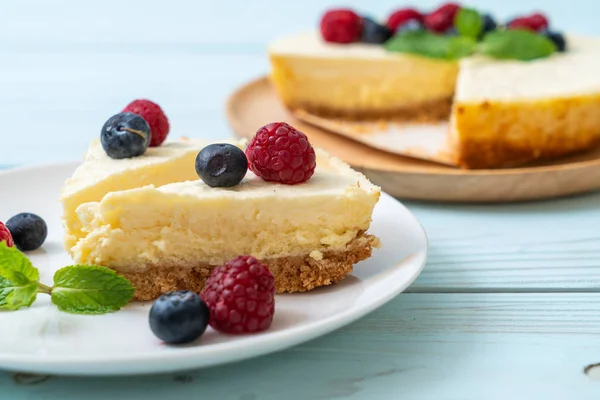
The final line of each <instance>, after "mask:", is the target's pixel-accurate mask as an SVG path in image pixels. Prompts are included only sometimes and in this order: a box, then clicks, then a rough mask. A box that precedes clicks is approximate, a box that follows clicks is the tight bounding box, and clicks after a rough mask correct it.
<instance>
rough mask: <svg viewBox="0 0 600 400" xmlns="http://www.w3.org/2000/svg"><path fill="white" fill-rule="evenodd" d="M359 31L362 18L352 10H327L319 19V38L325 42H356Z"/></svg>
mask: <svg viewBox="0 0 600 400" xmlns="http://www.w3.org/2000/svg"><path fill="white" fill-rule="evenodd" d="M361 31H362V18H361V17H360V16H359V15H358V14H356V13H355V12H354V11H352V10H348V9H335V10H329V11H327V12H326V13H325V14H323V17H322V18H321V36H322V37H323V39H324V40H325V41H326V42H332V43H352V42H356V41H358V39H359V38H360V34H361Z"/></svg>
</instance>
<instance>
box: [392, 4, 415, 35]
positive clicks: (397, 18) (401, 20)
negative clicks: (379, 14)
mask: <svg viewBox="0 0 600 400" xmlns="http://www.w3.org/2000/svg"><path fill="white" fill-rule="evenodd" d="M408 21H417V22H423V15H422V14H421V13H420V12H418V11H417V10H415V9H414V8H404V9H402V10H397V11H394V12H393V13H392V14H391V15H390V16H389V18H388V20H387V24H386V25H387V27H388V28H390V30H391V31H392V32H396V30H397V29H398V27H399V26H401V25H404V24H405V23H407V22H408Z"/></svg>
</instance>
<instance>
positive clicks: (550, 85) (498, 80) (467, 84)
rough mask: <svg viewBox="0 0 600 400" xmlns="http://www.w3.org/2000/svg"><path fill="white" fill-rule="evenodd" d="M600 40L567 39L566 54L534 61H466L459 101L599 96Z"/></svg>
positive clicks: (457, 91) (572, 37)
mask: <svg viewBox="0 0 600 400" xmlns="http://www.w3.org/2000/svg"><path fill="white" fill-rule="evenodd" d="M599 71H600V39H597V38H588V37H580V36H569V37H567V51H566V52H564V53H555V54H554V55H552V56H550V57H548V58H542V59H538V60H532V61H514V60H498V59H493V58H488V57H483V56H477V57H471V58H469V59H464V60H462V61H461V64H460V72H459V75H458V82H457V88H456V95H455V98H456V100H457V101H465V102H468V101H484V100H494V101H503V100H507V101H509V100H515V99H518V100H527V99H531V100H538V99H547V98H557V97H566V96H569V97H570V96H578V95H586V94H598V93H600V72H599Z"/></svg>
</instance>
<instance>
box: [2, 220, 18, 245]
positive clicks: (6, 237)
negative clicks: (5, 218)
mask: <svg viewBox="0 0 600 400" xmlns="http://www.w3.org/2000/svg"><path fill="white" fill-rule="evenodd" d="M0 242H6V245H7V246H8V247H13V246H14V245H15V242H14V240H13V237H12V235H11V233H10V231H9V230H8V228H7V227H6V225H4V224H3V223H2V222H0Z"/></svg>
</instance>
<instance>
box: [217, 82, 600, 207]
mask: <svg viewBox="0 0 600 400" xmlns="http://www.w3.org/2000/svg"><path fill="white" fill-rule="evenodd" d="M226 111H227V117H228V120H229V123H230V125H231V127H232V128H233V130H234V131H235V133H236V134H237V135H239V136H241V137H246V138H251V137H252V136H253V135H254V134H255V133H256V130H257V129H258V128H260V127H261V126H263V125H265V124H267V123H269V122H274V121H286V122H288V123H289V124H291V125H293V126H295V127H297V128H298V129H300V130H301V131H303V132H304V133H305V134H306V135H307V136H308V137H309V139H310V141H311V143H312V144H313V145H314V146H316V147H321V148H323V149H325V150H326V151H328V152H329V153H330V154H333V155H335V156H337V157H339V158H340V159H342V160H344V161H345V162H347V163H348V164H350V165H351V166H352V167H353V168H354V169H356V170H358V171H361V172H362V173H364V174H365V175H366V176H367V177H368V178H369V179H370V180H371V181H372V182H373V183H375V184H376V185H379V186H381V187H382V189H383V190H384V191H386V192H387V193H389V194H391V195H392V196H395V197H398V198H404V199H416V200H434V201H452V202H511V201H523V200H538V199H548V198H553V197H559V196H567V195H573V194H580V193H585V192H590V191H594V190H600V148H598V149H596V150H594V151H591V152H587V153H585V154H580V155H577V156H573V157H567V158H562V159H561V160H559V161H554V162H549V163H543V164H542V163H540V164H537V165H533V166H528V167H526V168H511V169H493V170H463V169H458V168H453V167H448V166H444V165H441V164H436V163H431V162H427V161H422V160H417V159H412V158H408V157H403V156H400V155H396V154H391V153H388V152H385V151H381V150H377V149H374V148H371V147H368V146H366V145H364V144H361V143H358V142H356V141H354V140H352V139H349V138H346V137H343V136H340V135H337V134H335V133H331V132H327V131H325V130H322V129H320V128H317V127H315V126H313V125H309V124H306V123H304V122H302V121H300V120H298V119H296V118H294V117H293V116H292V115H291V114H290V113H289V112H288V111H287V110H286V109H285V108H284V107H283V105H282V104H281V103H280V101H279V99H278V98H277V96H276V94H275V92H274V90H273V88H272V86H271V84H270V82H269V79H268V78H267V77H262V78H260V79H257V80H255V81H252V82H250V83H248V84H246V85H244V86H242V87H240V88H239V89H238V90H236V91H235V92H234V93H233V94H232V95H231V97H230V98H229V99H228V102H227V110H226ZM599 128H600V127H599Z"/></svg>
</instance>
